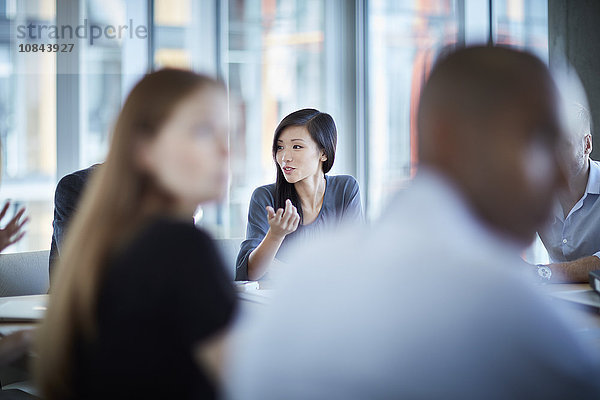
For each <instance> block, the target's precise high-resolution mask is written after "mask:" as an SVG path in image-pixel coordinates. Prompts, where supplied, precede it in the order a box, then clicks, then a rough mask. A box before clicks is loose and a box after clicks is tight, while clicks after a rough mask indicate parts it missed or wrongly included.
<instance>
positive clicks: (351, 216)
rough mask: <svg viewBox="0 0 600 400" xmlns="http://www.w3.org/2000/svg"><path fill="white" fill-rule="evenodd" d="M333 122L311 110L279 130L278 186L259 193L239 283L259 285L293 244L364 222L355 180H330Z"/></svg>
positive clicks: (242, 252)
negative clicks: (350, 223)
mask: <svg viewBox="0 0 600 400" xmlns="http://www.w3.org/2000/svg"><path fill="white" fill-rule="evenodd" d="M336 144H337V131H336V128H335V123H334V122H333V118H331V116H330V115H329V114H325V113H322V112H320V111H318V110H314V109H311V108H305V109H302V110H298V111H295V112H293V113H291V114H289V115H288V116H286V117H285V118H284V119H283V120H282V121H281V122H280V123H279V126H277V129H275V135H274V137H273V159H274V161H275V164H276V165H277V180H276V182H275V183H273V184H270V185H265V186H261V187H259V188H257V189H256V190H254V193H253V194H252V199H251V200H250V208H249V211H248V226H247V229H246V240H245V241H244V242H243V243H242V245H241V249H240V252H239V254H238V258H237V263H236V264H237V265H236V280H258V279H260V278H261V277H263V276H264V274H265V273H266V272H267V270H268V268H269V265H270V264H271V263H272V262H273V261H274V260H275V258H276V257H277V259H278V260H281V261H285V254H284V253H285V251H284V248H285V247H287V246H288V244H289V243H290V242H291V241H296V240H298V239H309V238H313V237H315V236H317V235H319V234H320V233H322V232H323V231H324V230H325V229H327V228H330V227H331V226H332V225H335V224H339V223H341V222H343V221H361V222H362V220H363V215H362V207H361V203H360V193H359V189H358V183H357V182H356V180H355V179H354V178H353V177H351V176H349V175H337V176H328V175H326V173H327V172H329V170H331V167H332V166H333V161H334V159H335V147H336Z"/></svg>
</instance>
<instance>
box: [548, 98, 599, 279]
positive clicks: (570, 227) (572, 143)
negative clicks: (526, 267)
mask: <svg viewBox="0 0 600 400" xmlns="http://www.w3.org/2000/svg"><path fill="white" fill-rule="evenodd" d="M568 107H569V109H568V116H567V117H568V118H567V119H568V120H569V129H570V136H569V140H568V141H567V143H566V144H565V148H564V154H563V157H564V159H565V161H566V170H565V174H566V175H567V181H568V188H566V189H565V190H564V191H562V192H561V193H560V194H559V196H558V201H557V203H556V204H555V207H554V213H553V217H552V220H551V222H550V224H549V225H548V226H547V227H546V228H545V229H543V230H542V231H540V232H539V235H540V238H541V239H542V242H543V243H544V246H545V247H546V249H547V250H548V253H549V255H550V261H551V264H550V265H548V267H549V268H550V269H551V272H552V273H551V278H550V281H551V282H587V281H588V273H589V271H593V270H596V269H600V200H599V197H600V163H599V162H598V161H594V160H590V153H591V152H592V136H591V129H590V128H591V124H590V114H589V111H588V110H587V109H586V108H585V107H584V106H582V105H581V104H577V103H572V104H570V105H569V106H568Z"/></svg>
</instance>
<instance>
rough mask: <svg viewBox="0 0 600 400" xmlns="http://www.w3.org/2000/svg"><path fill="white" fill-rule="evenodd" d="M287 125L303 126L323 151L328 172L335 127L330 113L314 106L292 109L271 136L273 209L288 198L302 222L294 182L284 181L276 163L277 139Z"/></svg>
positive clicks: (325, 167)
mask: <svg viewBox="0 0 600 400" xmlns="http://www.w3.org/2000/svg"><path fill="white" fill-rule="evenodd" d="M289 126H304V127H306V129H307V130H308V133H309V134H310V137H311V138H312V140H314V141H315V143H316V144H317V146H318V147H319V149H320V150H322V151H323V152H325V155H326V156H327V160H326V161H324V162H323V173H325V174H326V173H327V172H329V170H331V167H332V166H333V161H334V160H335V147H336V145H337V129H336V128H335V122H334V121H333V118H331V115H329V114H326V113H322V112H320V111H319V110H315V109H314V108H303V109H302V110H298V111H294V112H293V113H291V114H289V115H287V116H286V117H285V118H284V119H282V120H281V122H280V123H279V125H278V126H277V129H275V135H274V136H273V160H274V161H275V165H276V166H277V180H276V181H275V210H277V209H278V208H285V201H286V200H287V199H290V200H291V201H292V204H293V205H294V207H296V208H297V209H298V214H299V215H300V223H302V220H303V216H302V206H301V204H300V198H299V197H298V193H297V192H296V188H295V187H294V184H292V183H289V182H288V181H286V179H285V176H284V175H283V172H282V171H281V168H279V165H278V164H277V140H279V136H281V133H282V132H283V131H284V130H285V129H286V128H287V127H289Z"/></svg>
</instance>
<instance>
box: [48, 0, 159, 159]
mask: <svg viewBox="0 0 600 400" xmlns="http://www.w3.org/2000/svg"><path fill="white" fill-rule="evenodd" d="M85 15H86V17H85V19H86V20H87V22H88V24H89V25H90V26H94V27H97V28H96V32H97V31H98V30H101V31H102V32H103V34H102V35H96V36H100V37H98V38H96V39H93V40H92V39H89V40H86V41H85V46H84V47H83V49H82V61H81V71H80V85H81V89H80V93H81V96H80V101H81V105H80V107H81V116H82V121H81V127H82V129H81V133H80V138H79V143H80V157H79V167H80V168H86V167H88V166H90V165H92V164H95V163H99V162H102V161H103V160H104V158H105V156H106V152H107V150H108V144H109V140H110V132H111V129H112V127H113V124H114V123H115V120H116V118H117V116H118V113H119V110H120V108H121V103H122V100H123V99H124V97H125V96H126V95H127V92H128V90H129V89H130V86H132V85H133V84H134V83H135V82H136V81H137V80H138V79H139V78H141V76H142V75H143V74H144V72H145V71H146V62H145V60H144V57H145V56H146V54H147V40H148V36H147V33H148V32H147V25H146V24H145V18H146V7H145V4H144V2H140V1H127V0H86V2H85ZM107 32H108V33H107ZM136 58H141V59H142V60H143V61H142V62H136V61H135V60H136ZM59 150H60V149H59Z"/></svg>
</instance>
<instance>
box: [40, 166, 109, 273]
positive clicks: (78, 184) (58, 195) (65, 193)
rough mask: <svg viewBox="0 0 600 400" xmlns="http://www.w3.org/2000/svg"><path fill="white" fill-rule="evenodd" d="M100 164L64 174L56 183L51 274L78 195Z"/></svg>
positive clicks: (77, 200)
mask: <svg viewBox="0 0 600 400" xmlns="http://www.w3.org/2000/svg"><path fill="white" fill-rule="evenodd" d="M98 165H100V164H95V165H92V166H91V167H89V168H86V169H82V170H80V171H75V172H73V173H72V174H69V175H65V176H64V177H63V178H62V179H61V180H60V181H59V182H58V185H56V192H55V193H54V221H52V227H53V229H54V231H53V232H52V244H51V245H50V260H49V262H50V265H49V271H50V276H52V269H53V267H54V266H55V265H56V262H57V261H58V257H59V255H60V248H61V247H62V241H63V238H64V235H65V230H66V228H67V226H68V224H69V221H70V220H71V216H72V215H73V213H74V212H75V210H76V209H77V203H78V202H79V197H80V195H81V193H82V192H83V188H84V187H85V184H86V182H87V181H88V178H89V175H90V173H91V172H93V171H94V170H95V169H96V167H97V166H98Z"/></svg>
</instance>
